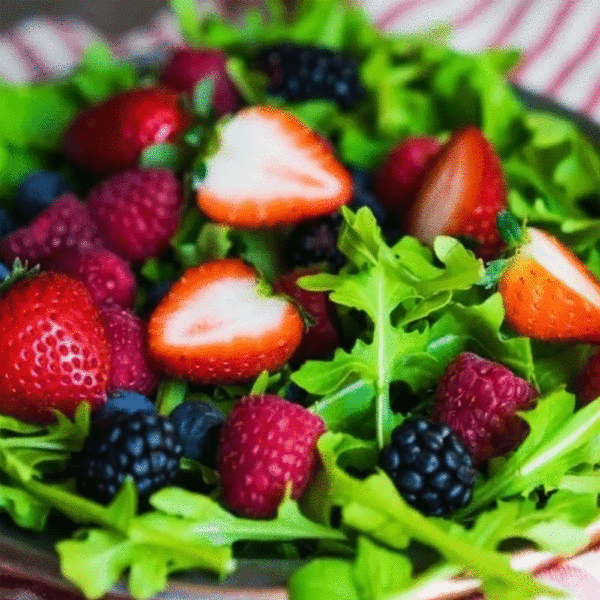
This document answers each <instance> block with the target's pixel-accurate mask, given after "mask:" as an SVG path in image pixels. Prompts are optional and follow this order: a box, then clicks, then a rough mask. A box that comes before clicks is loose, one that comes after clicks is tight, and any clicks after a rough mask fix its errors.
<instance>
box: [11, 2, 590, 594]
mask: <svg viewBox="0 0 600 600" xmlns="http://www.w3.org/2000/svg"><path fill="white" fill-rule="evenodd" d="M231 4H234V5H235V3H231V2H230V5H231ZM362 4H363V6H364V9H365V11H366V12H367V13H368V14H369V15H370V17H371V18H372V20H373V22H375V23H376V24H377V25H378V26H379V27H380V28H381V29H383V30H386V31H394V32H395V31H405V32H417V31H424V30H427V29H430V28H432V27H435V26H437V25H442V24H449V25H450V26H451V35H450V44H451V45H452V46H453V47H455V48H457V49H460V50H463V51H467V52H471V51H478V50H481V49H482V48H485V47H506V46H510V47H516V48H519V49H520V50H521V51H522V58H521V61H520V63H519V65H518V67H517V68H516V69H515V70H514V72H513V73H512V75H511V78H512V80H513V81H514V82H515V83H517V84H519V85H520V86H521V87H523V88H525V89H526V90H529V91H533V92H537V93H539V94H542V95H545V96H547V97H549V98H551V99H553V100H555V101H557V102H559V103H561V104H563V105H565V106H566V107H568V108H570V109H572V110H575V111H577V112H580V113H582V114H585V115H587V116H588V117H590V118H591V119H593V120H595V121H596V122H599V123H600V0H364V1H363V2H362ZM199 7H200V10H215V9H216V6H215V4H214V3H212V2H205V1H203V2H200V3H199ZM100 37H101V35H100V33H99V32H98V31H96V30H95V29H94V28H93V27H91V26H90V25H89V24H87V23H84V22H82V21H80V20H77V19H54V20H51V19H47V18H41V17H34V18H30V19H27V20H25V21H23V22H21V23H20V24H18V25H17V26H16V27H14V28H13V29H11V30H10V31H8V32H6V33H5V34H4V35H0V77H1V78H4V79H6V80H8V81H15V82H19V81H28V80H34V79H40V78H45V77H52V76H59V75H62V74H64V73H66V72H68V71H69V70H70V69H71V68H72V67H73V66H74V65H76V64H77V61H78V60H79V57H80V56H81V54H82V52H83V50H84V49H85V47H86V46H88V45H89V44H90V43H91V42H93V41H94V40H97V39H98V38H100ZM109 42H110V43H111V45H112V46H113V48H114V50H115V52H116V53H117V54H118V55H122V56H128V55H143V54H146V53H148V52H156V51H159V52H160V51H164V50H166V49H168V48H170V47H172V46H177V45H179V44H181V43H182V40H181V38H180V35H179V33H178V30H177V27H176V24H175V21H174V18H173V16H172V14H171V13H169V12H166V11H165V12H160V13H158V14H157V15H155V17H154V18H153V19H152V20H151V21H150V22H148V23H145V24H141V25H140V27H139V28H136V29H134V30H132V31H130V32H129V33H127V34H126V35H124V36H122V37H120V38H119V39H113V40H109ZM540 577H541V578H542V579H544V580H545V581H547V582H548V583H554V584H558V585H560V586H562V587H564V589H566V590H568V591H569V592H570V593H571V597H572V598H576V599H578V600H598V599H599V598H600V549H594V550H591V551H589V552H586V553H583V554H581V555H579V556H577V557H575V558H573V559H571V560H569V561H568V562H566V563H564V564H562V565H560V566H558V567H554V568H551V569H547V570H545V571H544V572H542V573H541V574H540ZM11 590H12V591H11V595H10V596H8V595H6V594H4V592H6V591H7V590H4V592H3V586H2V576H1V574H0V598H13V597H14V598H15V599H16V598H27V599H28V600H46V599H45V598H44V597H43V592H40V591H39V590H36V592H35V593H34V592H33V591H31V590H29V591H24V590H21V591H18V590H15V588H14V587H12V586H11ZM14 594H17V595H14ZM23 594H25V595H23ZM40 594H41V595H40ZM540 600H541V599H540Z"/></svg>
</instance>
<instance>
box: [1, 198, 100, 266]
mask: <svg viewBox="0 0 600 600" xmlns="http://www.w3.org/2000/svg"><path fill="white" fill-rule="evenodd" d="M101 243H102V242H101V239H100V236H99V233H98V227H97V226H96V224H95V223H94V222H93V221H92V219H91V218H90V215H89V213H88V210H87V208H86V207H85V206H84V205H83V204H82V203H81V202H79V200H77V198H76V197H75V196H73V195H72V194H64V195H62V196H59V197H58V198H57V199H56V200H54V202H52V204H50V205H49V206H48V208H46V209H44V210H43V211H42V212H41V213H40V214H39V215H38V216H37V217H35V218H34V219H33V221H32V222H31V223H30V224H29V225H26V226H24V227H21V228H19V229H17V230H16V231H13V232H12V233H9V234H8V235H6V236H4V237H3V238H2V240H0V258H2V260H3V261H4V262H5V263H6V264H9V265H10V264H12V262H13V260H14V259H15V258H16V257H19V258H20V259H21V260H23V261H25V260H26V261H27V262H28V263H29V265H35V264H37V263H42V264H44V263H45V261H46V260H47V259H49V258H50V257H51V256H53V255H54V254H55V253H57V252H58V251H59V250H63V249H67V248H75V247H81V246H100V245H101Z"/></svg>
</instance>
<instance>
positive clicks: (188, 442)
mask: <svg viewBox="0 0 600 600" xmlns="http://www.w3.org/2000/svg"><path fill="white" fill-rule="evenodd" d="M169 420H170V421H171V423H173V425H174V426H175V429H176V430H177V433H178V434H179V439H180V440H181V446H182V448H183V450H182V454H183V456H185V457H186V458H191V459H192V460H197V461H198V462H200V463H202V464H205V465H208V466H209V467H215V466H216V453H217V440H218V438H219V432H220V430H221V425H222V424H223V421H225V415H224V414H223V413H222V412H221V411H220V410H219V409H218V408H216V407H215V406H213V405H212V404H209V403H208V402H200V401H194V400H187V401H186V402H182V403H181V404H180V405H179V406H177V407H176V408H175V409H174V410H173V412H172V413H171V414H170V415H169Z"/></svg>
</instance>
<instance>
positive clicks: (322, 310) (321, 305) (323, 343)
mask: <svg viewBox="0 0 600 600" xmlns="http://www.w3.org/2000/svg"><path fill="white" fill-rule="evenodd" d="M319 272H320V271H319V269H318V268H314V267H312V268H311V267H307V268H298V269H294V270H293V271H291V272H289V273H286V274H285V275H283V276H281V277H280V278H279V279H278V280H277V281H276V282H275V285H274V288H275V290H276V291H277V292H280V293H283V294H286V296H289V297H290V298H292V299H293V300H295V301H296V302H297V303H298V304H299V305H300V306H301V308H302V309H304V311H306V313H308V316H309V317H310V318H311V320H312V324H311V325H309V327H308V329H307V330H306V331H305V332H304V334H303V336H302V341H301V342H300V345H299V346H298V348H297V349H296V351H295V352H294V354H293V355H292V357H291V358H290V362H291V363H293V364H297V365H298V364H300V363H303V362H304V361H305V360H308V359H311V358H325V357H327V356H328V355H330V354H331V353H332V352H333V351H334V350H335V349H336V348H337V347H338V346H339V343H340V337H339V335H338V332H337V328H336V321H337V318H336V314H335V307H334V305H333V303H332V302H331V301H330V300H329V297H328V295H327V294H326V293H325V292H310V291H308V290H304V289H302V288H301V287H299V286H298V284H297V281H298V279H300V278H301V277H304V276H305V275H314V274H316V273H319Z"/></svg>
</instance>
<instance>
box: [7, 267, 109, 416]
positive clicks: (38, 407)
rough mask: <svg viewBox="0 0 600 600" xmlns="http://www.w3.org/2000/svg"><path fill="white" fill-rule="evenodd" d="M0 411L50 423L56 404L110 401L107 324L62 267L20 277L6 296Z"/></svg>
mask: <svg viewBox="0 0 600 600" xmlns="http://www.w3.org/2000/svg"><path fill="white" fill-rule="evenodd" d="M0 331H2V345H1V346H0V411H1V412H2V413H3V414H8V415H13V416H15V417H17V418H19V419H24V420H26V421H35V422H48V421H51V420H52V418H53V415H52V413H51V412H50V409H57V410H60V411H62V412H63V413H65V414H66V415H69V416H72V415H73V413H74V411H75V409H76V408H77V406H78V405H79V404H80V403H81V402H83V401H87V402H90V403H91V405H92V408H95V407H96V406H99V405H100V404H102V403H103V402H105V400H106V391H107V386H108V381H109V376H110V353H109V348H108V344H107V341H106V333H105V330H104V325H103V323H102V320H101V318H100V315H99V313H98V310H97V309H96V307H95V306H94V304H93V302H92V298H91V296H90V294H89V292H88V291H87V289H86V288H85V286H84V285H83V283H81V282H80V281H77V280H76V279H73V278H72V277H69V276H68V275H63V274H61V273H41V274H39V275H35V276H31V277H29V278H26V279H22V280H20V281H18V282H17V283H15V284H14V285H13V286H12V287H10V288H9V289H8V290H7V291H6V292H5V293H4V294H3V295H2V296H0Z"/></svg>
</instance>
